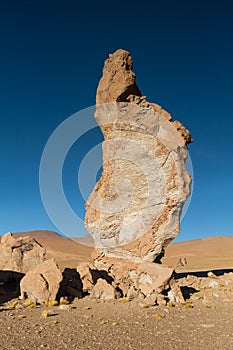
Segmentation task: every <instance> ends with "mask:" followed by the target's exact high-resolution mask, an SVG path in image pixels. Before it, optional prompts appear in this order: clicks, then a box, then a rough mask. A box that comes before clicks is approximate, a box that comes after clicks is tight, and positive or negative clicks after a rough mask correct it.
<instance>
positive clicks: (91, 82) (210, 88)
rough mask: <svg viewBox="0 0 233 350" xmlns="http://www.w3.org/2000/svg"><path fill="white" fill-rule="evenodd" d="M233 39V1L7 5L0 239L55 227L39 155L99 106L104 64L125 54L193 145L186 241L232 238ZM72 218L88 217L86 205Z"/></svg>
mask: <svg viewBox="0 0 233 350" xmlns="http://www.w3.org/2000/svg"><path fill="white" fill-rule="evenodd" d="M232 38H233V5H232V3H231V1H221V2H213V1H204V2H201V1H190V2H187V1H166V2H165V1H155V2H151V3H149V2H146V1H144V2H143V3H142V2H141V3H140V5H138V4H137V3H136V2H122V3H119V2H110V1H108V2H105V1H102V2H83V3H80V2H79V1H77V0H76V1H71V0H66V1H60V0H56V1H53V0H47V1H44V0H40V1H29V0H28V1H25V0H22V1H16V0H14V1H13V0H9V1H1V2H0V45H1V46H0V50H1V55H0V76H1V84H0V101H1V103H0V118H1V128H0V133H1V135H0V140H1V149H0V164H1V181H0V196H1V197H0V198H1V202H0V234H3V233H5V232H7V231H13V232H14V231H25V230H34V229H51V230H57V229H56V228H55V227H54V226H53V224H52V223H51V221H50V220H49V218H48V216H47V214H46V211H45V210H44V208H43V205H42V201H41V198H40V191H39V180H38V178H39V175H38V174H39V164H40V158H41V154H42V152H43V149H44V146H45V144H46V142H47V139H48V138H49V136H50V134H51V133H52V132H53V130H54V129H55V128H56V127H57V126H58V125H59V124H60V123H61V122H62V121H63V120H65V119H66V118H67V117H69V116H70V115H71V114H73V113H75V112H77V111H79V110H81V109H83V108H86V107H89V106H91V105H93V104H94V103H95V92H96V87H97V84H98V81H99V79H100V77H101V71H102V66H103V62H104V60H105V59H106V58H107V56H108V54H109V53H111V52H113V51H115V50H116V49H118V48H124V49H126V50H128V51H130V52H131V54H132V57H133V60H134V71H135V72H136V74H137V83H138V86H139V88H140V89H141V90H142V92H143V93H144V94H145V95H147V98H148V100H150V101H152V102H156V103H158V104H160V105H162V106H163V107H164V108H165V109H166V110H168V111H169V112H170V113H171V114H172V116H173V117H174V119H178V120H180V121H181V122H182V123H183V124H184V125H185V126H186V127H187V128H188V129H190V130H191V132H192V136H193V139H194V143H193V144H192V145H190V154H191V157H192V162H193V168H194V175H195V183H194V190H193V196H192V201H191V204H190V207H189V210H188V212H187V214H186V216H185V218H184V220H183V221H182V224H181V227H182V229H181V233H180V235H179V238H178V240H188V239H193V238H200V237H207V236H211V235H232V234H233V205H232V195H233V185H232V182H233V181H232V180H233V157H232V154H233V107H232V103H233V40H232ZM92 136H93V137H92V140H93V138H95V137H96V139H98V140H100V139H101V136H100V134H99V133H98V132H97V133H96V134H94V135H92ZM85 142H86V143H85ZM85 142H84V144H83V147H84V148H85V147H87V148H88V143H89V142H90V143H91V142H92V141H91V138H89V139H88V140H86V141H85ZM69 157H70V158H69V159H70V164H71V163H72V164H73V171H76V170H77V167H78V159H77V160H76V158H75V153H74V156H73V158H72V152H71V154H70V155H69ZM76 162H77V163H76ZM64 171H66V175H65V176H64V177H65V179H66V180H65V186H66V193H67V196H68V197H69V194H70V197H71V198H70V201H71V203H72V202H74V193H76V192H75V191H76V190H75V189H73V188H72V186H75V185H77V184H76V183H75V181H74V180H72V179H74V178H75V177H74V175H73V173H72V167H71V166H68V170H64ZM69 176H70V179H71V181H70V183H69V181H67V178H69ZM74 209H75V210H76V211H77V213H78V215H80V216H83V215H84V209H83V202H82V201H81V200H80V199H79V200H77V201H76V207H75V208H74Z"/></svg>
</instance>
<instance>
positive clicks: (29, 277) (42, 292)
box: [20, 259, 62, 304]
mask: <svg viewBox="0 0 233 350" xmlns="http://www.w3.org/2000/svg"><path fill="white" fill-rule="evenodd" d="M61 281H62V273H61V271H60V270H59V268H58V266H57V264H56V263H55V261H54V260H53V259H50V260H46V261H44V262H42V263H40V264H39V265H37V266H36V267H34V268H33V269H32V270H30V271H29V272H27V273H26V275H25V276H24V277H23V278H22V280H21V282H20V291H21V298H22V299H25V298H26V297H27V298H29V299H30V300H32V301H34V302H37V303H40V304H42V303H44V302H46V301H53V300H55V299H56V297H57V294H58V291H59V287H60V283H61Z"/></svg>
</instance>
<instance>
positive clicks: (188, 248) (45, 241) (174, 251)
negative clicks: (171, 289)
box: [14, 230, 233, 270]
mask: <svg viewBox="0 0 233 350" xmlns="http://www.w3.org/2000/svg"><path fill="white" fill-rule="evenodd" d="M14 235H15V236H17V237H19V236H25V235H29V236H32V237H34V238H35V239H36V240H37V241H38V242H39V243H40V244H42V245H43V246H44V247H45V249H46V250H47V256H48V257H54V258H55V259H56V261H57V262H58V264H59V265H61V266H62V267H64V266H66V267H74V266H76V265H77V263H78V261H80V260H90V259H91V252H92V250H93V248H92V247H91V245H92V239H91V237H89V236H88V235H87V236H85V237H82V238H78V239H70V238H66V237H63V236H61V235H60V234H58V233H56V232H54V231H45V230H35V231H30V232H17V233H14ZM232 252H233V237H232V236H214V237H209V238H202V239H196V240H190V241H186V242H175V243H171V244H170V245H169V246H168V247H167V249H166V254H165V257H164V258H163V260H162V262H163V263H164V264H166V265H169V266H174V265H175V263H176V261H177V260H178V258H179V257H185V258H186V259H187V262H188V264H187V266H186V267H185V268H183V269H184V270H201V269H216V268H233V253H232Z"/></svg>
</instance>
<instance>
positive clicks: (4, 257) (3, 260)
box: [0, 232, 45, 273]
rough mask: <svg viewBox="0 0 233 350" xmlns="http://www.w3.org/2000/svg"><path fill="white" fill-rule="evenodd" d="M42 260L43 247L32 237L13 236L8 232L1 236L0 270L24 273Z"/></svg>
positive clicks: (43, 254)
mask: <svg viewBox="0 0 233 350" xmlns="http://www.w3.org/2000/svg"><path fill="white" fill-rule="evenodd" d="M44 260H45V249H44V248H43V247H42V246H41V245H40V244H39V243H38V242H37V241H36V240H35V239H34V238H32V237H19V238H14V237H13V235H12V234H11V233H10V232H9V233H6V234H5V235H4V236H2V237H1V244H0V270H11V271H17V272H21V273H26V272H28V271H29V270H30V269H31V268H33V267H34V266H36V265H38V264H40V263H41V262H42V261H44Z"/></svg>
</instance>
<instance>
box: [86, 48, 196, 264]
mask: <svg viewBox="0 0 233 350" xmlns="http://www.w3.org/2000/svg"><path fill="white" fill-rule="evenodd" d="M96 100H97V109H96V113H95V118H96V120H97V122H98V124H99V126H100V128H101V130H102V132H103V135H104V138H105V140H104V142H103V172H102V175H101V178H100V180H99V182H98V183H97V184H96V186H95V188H94V190H93V192H92V194H91V195H90V197H89V199H88V201H87V203H86V217H85V226H86V229H87V230H88V231H89V233H90V234H91V235H92V237H93V239H94V241H95V246H96V248H98V249H99V251H98V253H99V254H100V255H101V252H104V254H105V255H108V256H109V257H112V256H115V257H118V256H119V257H124V258H126V259H130V260H131V259H135V258H139V259H140V260H146V261H151V262H153V261H156V262H158V261H159V260H160V259H161V257H162V256H163V254H164V250H165V248H166V246H167V245H168V244H169V242H170V241H171V240H172V239H173V238H175V237H176V235H177V234H178V232H179V220H180V215H181V210H182V207H183V204H184V203H185V201H186V199H187V197H188V196H189V194H190V184H191V177H190V175H189V173H188V172H187V170H186V168H185V160H186V158H187V143H189V142H190V141H191V136H190V134H189V132H188V131H187V130H186V129H185V128H184V127H183V126H182V125H181V124H180V123H179V122H175V123H172V122H171V116H170V115H169V113H167V112H166V111H164V110H163V109H162V108H161V107H159V106H157V105H156V104H152V103H149V102H147V101H146V98H145V96H142V94H141V92H140V91H139V89H138V87H137V85H136V82H135V74H134V73H133V72H132V59H131V56H130V54H129V53H128V52H127V51H124V50H117V51H116V52H115V53H114V54H112V55H110V58H109V59H108V60H106V62H105V66H104V69H103V77H102V78H101V80H100V83H99V86H98V89H97V96H96Z"/></svg>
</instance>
